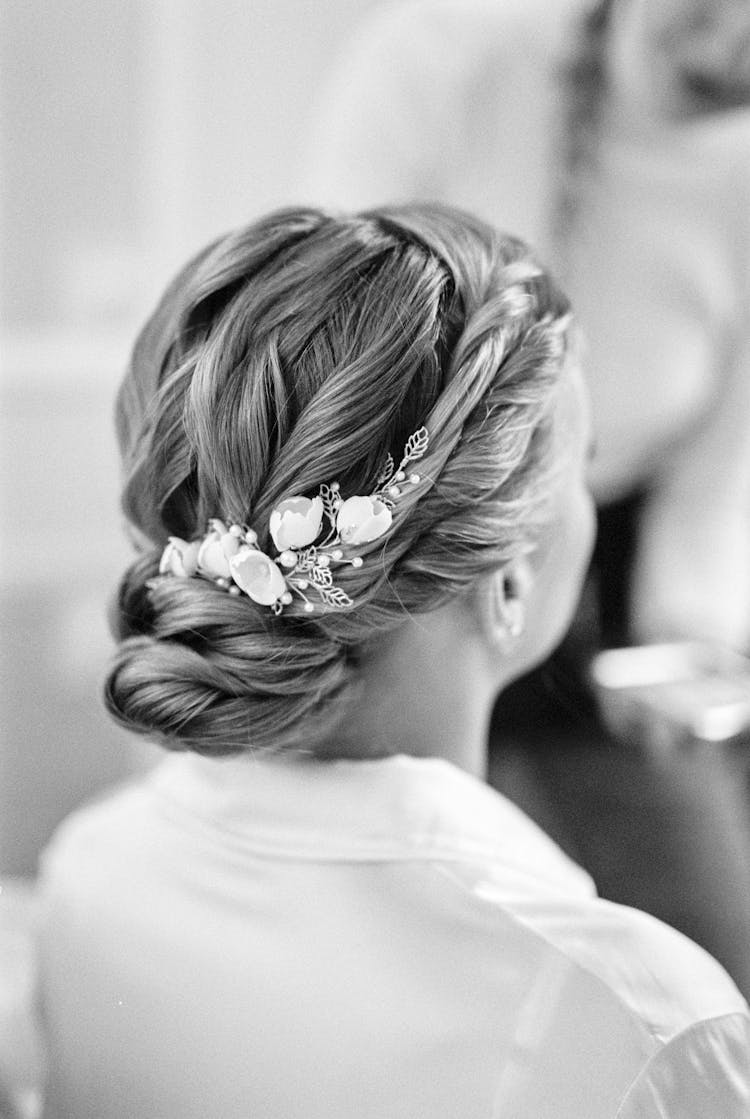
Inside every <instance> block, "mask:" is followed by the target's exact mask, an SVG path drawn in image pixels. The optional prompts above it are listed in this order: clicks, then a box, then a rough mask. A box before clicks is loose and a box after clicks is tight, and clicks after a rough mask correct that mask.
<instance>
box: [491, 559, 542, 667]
mask: <svg viewBox="0 0 750 1119" xmlns="http://www.w3.org/2000/svg"><path fill="white" fill-rule="evenodd" d="M533 585H534V575H533V572H532V568H531V564H530V563H529V561H528V560H527V559H525V558H521V559H517V560H513V561H512V563H508V564H506V565H505V566H504V567H501V568H499V569H498V570H497V571H495V572H494V573H493V574H492V575H491V576H490V579H489V586H488V592H489V593H488V595H487V600H486V603H487V608H486V610H485V612H484V624H485V636H486V637H487V638H488V640H489V642H490V644H491V645H492V646H493V648H497V649H502V650H504V651H507V650H508V648H509V646H510V645H512V644H513V643H514V642H515V641H517V640H518V638H519V637H521V635H522V634H523V631H524V628H525V625H526V607H527V599H528V596H529V593H530V591H531V589H532V587H533Z"/></svg>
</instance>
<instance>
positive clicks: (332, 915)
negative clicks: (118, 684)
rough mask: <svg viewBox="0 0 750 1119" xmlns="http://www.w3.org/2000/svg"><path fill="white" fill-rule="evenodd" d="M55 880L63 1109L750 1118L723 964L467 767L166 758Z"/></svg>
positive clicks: (45, 883)
mask: <svg viewBox="0 0 750 1119" xmlns="http://www.w3.org/2000/svg"><path fill="white" fill-rule="evenodd" d="M42 892H43V920H42V933H41V950H40V977H41V987H40V993H41V998H42V1003H43V1007H44V1015H45V1026H46V1034H47V1038H48V1041H49V1049H50V1052H49V1065H50V1080H49V1088H48V1093H47V1107H46V1112H45V1114H46V1116H48V1117H73V1116H75V1117H76V1119H88V1117H90V1119H133V1117H134V1116H138V1117H139V1119H207V1117H211V1119H213V1117H214V1116H216V1117H218V1116H221V1117H222V1119H248V1117H249V1116H254V1117H256V1116H257V1117H258V1119H261V1117H262V1119H295V1117H299V1119H337V1117H341V1119H354V1117H356V1119H398V1117H403V1119H458V1117H459V1116H460V1117H461V1119H495V1117H496V1119H500V1117H502V1119H615V1117H617V1119H650V1117H654V1119H656V1117H657V1116H658V1117H661V1119H707V1117H709V1116H710V1117H711V1119H740V1117H741V1116H745V1117H746V1116H748V1115H749V1114H750V1015H749V1014H748V1008H747V1006H746V1004H745V1002H744V1001H743V999H742V997H741V996H740V994H739V993H738V991H737V990H736V989H735V987H734V985H733V984H732V982H731V981H730V979H729V978H728V976H727V975H726V974H725V972H724V971H723V970H722V969H721V968H720V967H719V965H718V964H717V963H715V962H714V960H712V959H711V958H710V957H709V956H708V955H706V953H705V952H703V951H702V950H701V949H699V948H698V947H696V945H694V944H693V943H691V942H690V941H689V940H687V939H685V938H684V937H683V936H681V935H680V934H678V933H676V932H674V931H672V930H671V929H669V928H667V927H665V926H664V925H662V924H661V923H660V922H658V921H656V920H654V919H653V918H651V917H648V916H646V915H644V914H642V913H639V912H636V911H634V910H630V909H627V908H623V907H621V906H618V905H614V904H611V903H609V902H606V901H601V900H599V899H598V898H597V897H596V896H595V893H594V889H593V886H592V883H591V882H590V880H589V878H588V877H587V875H586V874H584V873H583V872H582V871H581V870H580V869H579V868H578V867H576V866H575V865H574V864H572V863H571V862H570V861H569V860H568V859H567V857H566V856H565V855H563V854H562V852H561V851H560V850H559V849H558V848H557V847H556V846H555V845H554V844H553V843H552V842H551V841H550V840H549V839H548V837H547V836H546V835H544V833H543V832H541V831H540V830H539V829H538V828H537V827H536V826H535V825H534V824H533V823H532V822H531V821H530V820H529V819H527V818H526V817H525V816H524V815H523V813H522V812H520V811H519V810H518V809H517V808H516V807H514V805H512V804H511V803H510V802H509V801H507V800H506V799H505V798H504V797H502V796H500V795H499V794H497V793H496V792H494V791H493V790H491V789H490V788H489V787H488V786H487V785H485V784H483V783H482V782H480V781H477V780H475V779H474V778H472V777H470V776H468V775H467V774H465V773H464V772H462V771H461V770H459V769H457V768H455V767H454V766H452V765H451V764H449V763H448V762H444V761H441V760H437V759H415V758H411V757H405V756H396V757H393V758H389V759H385V760H377V761H361V762H356V761H353V762H315V761H311V760H300V759H297V760H294V761H281V760H279V761H271V760H262V761H261V760H257V759H253V758H251V757H242V758H232V759H228V760H222V761H216V760H208V759H203V758H199V757H197V756H194V755H173V756H170V757H168V758H167V759H166V760H165V761H164V762H163V763H162V764H161V765H160V766H159V767H158V768H157V769H156V770H155V771H154V772H153V773H152V774H151V775H149V776H148V777H147V778H146V779H143V780H141V781H139V782H138V783H137V784H134V785H132V786H131V787H127V788H124V789H122V790H121V791H119V792H117V793H115V794H114V795H113V796H111V797H110V798H109V799H107V800H105V801H103V802H101V803H99V804H96V805H94V806H93V807H89V808H86V809H84V810H82V811H80V812H78V813H77V814H75V815H74V816H73V817H72V818H71V819H69V820H68V821H67V823H65V824H64V825H63V827H62V829H61V830H60V832H59V833H58V835H57V837H56V838H55V840H54V841H53V843H52V845H51V847H50V848H49V849H48V851H47V853H46V856H45V858H44V866H43V876H42Z"/></svg>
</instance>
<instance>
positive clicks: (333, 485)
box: [330, 482, 341, 493]
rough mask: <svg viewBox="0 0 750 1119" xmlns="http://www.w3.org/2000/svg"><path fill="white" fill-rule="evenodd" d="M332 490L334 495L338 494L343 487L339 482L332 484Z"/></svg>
mask: <svg viewBox="0 0 750 1119" xmlns="http://www.w3.org/2000/svg"><path fill="white" fill-rule="evenodd" d="M330 489H331V491H332V492H333V493H338V492H339V490H340V489H341V487H340V486H339V484H338V482H331V485H330Z"/></svg>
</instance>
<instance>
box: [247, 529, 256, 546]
mask: <svg viewBox="0 0 750 1119" xmlns="http://www.w3.org/2000/svg"><path fill="white" fill-rule="evenodd" d="M245 540H246V541H247V543H248V544H257V543H258V533H257V532H256V531H255V529H253V528H249V529H248V530H247V532H246V533H245Z"/></svg>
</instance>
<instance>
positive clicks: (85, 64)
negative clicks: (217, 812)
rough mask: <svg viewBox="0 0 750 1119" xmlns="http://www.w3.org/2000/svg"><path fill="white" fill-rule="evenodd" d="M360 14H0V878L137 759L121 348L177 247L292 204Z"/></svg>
mask: <svg viewBox="0 0 750 1119" xmlns="http://www.w3.org/2000/svg"><path fill="white" fill-rule="evenodd" d="M375 6H376V0H326V2H325V3H319V2H316V0H307V2H301V0H252V2H251V3H248V2H247V0H219V2H218V3H217V2H213V0H129V2H126V3H124V4H112V3H104V4H103V3H101V2H99V0H75V2H72V0H62V2H61V3H58V4H50V3H46V2H43V0H8V2H7V3H6V4H5V5H3V13H2V30H1V32H0V106H1V111H2V120H3V122H4V123H3V126H2V140H1V142H2V159H1V166H2V222H1V225H0V259H1V260H2V288H1V295H0V299H1V303H0V321H1V326H0V331H1V333H0V347H1V353H2V382H1V388H0V391H1V393H2V401H1V409H0V414H1V415H2V443H1V446H2V451H1V453H2V464H1V470H0V479H1V482H0V487H1V501H2V565H1V568H0V572H1V573H0V633H2V650H1V656H2V662H1V670H0V671H1V675H0V690H1V692H2V704H3V707H2V712H1V718H0V727H1V733H2V742H1V744H0V873H3V874H29V873H32V872H33V871H34V870H35V867H36V861H37V856H38V853H39V850H40V848H41V847H42V846H43V844H44V843H45V841H46V840H47V838H48V837H49V835H50V833H51V831H52V829H53V828H54V827H55V825H56V823H57V822H58V821H59V820H60V819H61V818H62V817H63V816H64V815H66V814H67V812H69V811H70V810H71V808H73V807H74V806H75V805H76V804H77V803H78V802H80V801H81V800H82V799H83V798H85V797H89V796H91V795H92V794H93V793H95V792H96V791H97V790H98V789H100V788H101V787H103V786H104V785H106V784H109V783H111V782H112V781H114V780H118V779H120V778H121V777H123V776H124V775H125V774H127V773H128V772H129V771H130V770H131V769H132V767H133V766H134V765H139V764H142V762H143V760H144V757H146V756H147V752H148V748H147V747H141V746H139V745H138V744H135V743H134V742H133V740H131V739H129V738H128V736H127V735H124V734H123V733H121V732H119V731H118V730H117V728H115V727H114V726H113V725H112V724H111V723H110V722H109V720H108V719H107V717H106V716H105V714H104V711H103V708H102V705H101V702H100V698H99V691H100V682H101V677H102V671H103V668H104V665H105V663H106V660H107V657H108V655H109V652H110V648H111V645H110V639H109V636H108V632H107V627H106V604H107V599H108V596H109V595H110V593H111V592H112V590H113V588H114V587H115V585H116V582H117V579H118V574H119V572H120V571H121V570H122V569H123V567H124V564H125V562H126V558H127V556H128V547H127V545H126V543H125V541H124V536H123V532H122V528H121V524H120V519H119V515H118V508H117V498H118V467H117V460H116V449H115V443H114V438H113V430H112V402H113V396H114V392H115V389H116V386H117V383H118V380H119V377H120V375H121V372H122V370H123V368H124V365H125V363H126V361H127V357H128V352H129V349H130V346H131V344H132V341H133V338H134V336H135V333H136V331H137V330H138V328H139V326H140V324H141V322H142V321H143V319H144V317H145V315H146V314H147V313H148V311H149V310H150V308H151V306H152V304H153V303H154V301H155V299H156V298H157V297H158V295H159V293H160V292H161V290H162V288H163V287H164V285H165V283H166V282H167V280H168V279H169V277H170V275H171V274H172V272H173V271H174V270H175V269H176V268H177V267H178V266H179V264H181V263H182V261H183V260H184V259H185V258H186V257H187V256H188V255H189V254H191V253H192V252H193V251H195V250H196V249H197V248H199V247H200V246H201V245H203V244H204V243H205V242H207V241H208V240H210V239H211V238H212V237H214V236H216V235H218V234H220V233H221V232H223V231H224V230H226V229H227V228H230V227H231V226H233V225H235V224H239V223H241V222H244V221H247V220H249V219H250V218H252V217H253V216H255V215H258V214H260V213H262V212H264V211H266V210H269V209H272V208H274V207H276V206H278V205H282V204H286V203H287V202H295V201H299V198H300V186H299V176H300V175H301V169H300V160H301V152H302V150H303V148H304V140H305V136H306V132H307V129H308V127H309V116H310V111H311V98H312V96H313V95H314V93H315V90H316V88H317V87H318V86H319V85H320V82H321V80H322V75H324V74H325V73H326V72H327V70H328V69H330V67H331V65H332V64H333V63H334V61H335V59H336V57H337V52H340V51H341V49H342V45H343V44H344V42H345V41H346V40H347V39H348V38H349V36H350V35H351V33H352V30H353V28H354V26H355V25H356V24H357V23H358V22H359V20H360V19H361V18H362V16H363V15H364V14H366V12H367V11H368V10H369V9H371V8H374V7H375Z"/></svg>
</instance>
